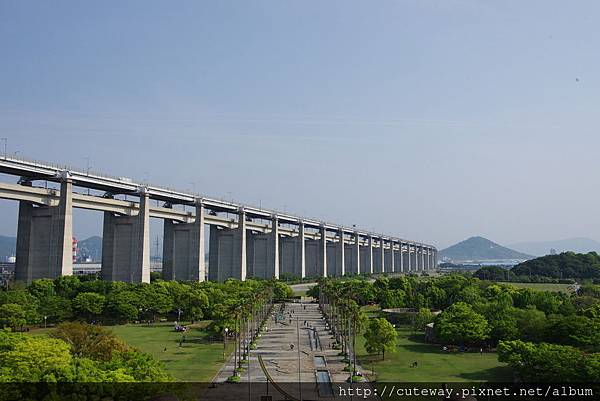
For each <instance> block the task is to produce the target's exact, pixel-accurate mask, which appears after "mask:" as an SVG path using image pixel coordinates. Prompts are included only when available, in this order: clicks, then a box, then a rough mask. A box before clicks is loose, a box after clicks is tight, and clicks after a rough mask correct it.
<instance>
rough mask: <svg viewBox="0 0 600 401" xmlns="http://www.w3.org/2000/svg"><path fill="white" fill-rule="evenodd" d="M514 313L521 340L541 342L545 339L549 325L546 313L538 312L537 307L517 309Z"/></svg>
mask: <svg viewBox="0 0 600 401" xmlns="http://www.w3.org/2000/svg"><path fill="white" fill-rule="evenodd" d="M514 312H515V318H516V320H517V327H518V329H519V336H518V337H519V338H520V339H521V340H524V341H533V342H539V341H542V340H543V339H544V336H545V333H546V328H547V327H548V324H549V323H548V320H547V319H546V314H545V313H544V312H542V311H539V310H537V309H536V308H535V306H529V307H527V308H525V309H516V310H515V311H514Z"/></svg>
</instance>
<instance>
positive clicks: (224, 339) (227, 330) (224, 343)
mask: <svg viewBox="0 0 600 401" xmlns="http://www.w3.org/2000/svg"><path fill="white" fill-rule="evenodd" d="M223 331H224V332H225V334H224V335H223V362H225V348H226V341H227V333H229V329H228V328H227V327H225V328H224V329H223Z"/></svg>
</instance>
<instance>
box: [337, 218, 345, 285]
mask: <svg viewBox="0 0 600 401" xmlns="http://www.w3.org/2000/svg"><path fill="white" fill-rule="evenodd" d="M338 235H339V237H340V241H339V242H338V246H337V258H336V268H335V270H336V273H337V274H338V275H339V276H340V277H341V276H343V275H344V274H346V260H345V252H344V230H343V229H341V228H340V229H339V230H338Z"/></svg>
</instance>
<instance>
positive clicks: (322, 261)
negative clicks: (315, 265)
mask: <svg viewBox="0 0 600 401" xmlns="http://www.w3.org/2000/svg"><path fill="white" fill-rule="evenodd" d="M319 231H320V233H321V239H320V243H319V275H320V276H321V277H327V231H326V230H325V226H321V228H320V229H319Z"/></svg>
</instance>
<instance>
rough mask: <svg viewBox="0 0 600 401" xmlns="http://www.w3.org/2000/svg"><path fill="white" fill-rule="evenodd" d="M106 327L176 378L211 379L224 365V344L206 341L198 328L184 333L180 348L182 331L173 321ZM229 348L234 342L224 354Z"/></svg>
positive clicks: (202, 332)
mask: <svg viewBox="0 0 600 401" xmlns="http://www.w3.org/2000/svg"><path fill="white" fill-rule="evenodd" d="M109 328H110V329H111V330H112V331H113V332H114V333H115V334H116V335H117V336H119V337H120V338H121V339H123V340H124V341H125V342H126V343H127V344H129V345H131V346H133V347H136V348H138V349H139V350H141V351H143V352H146V353H148V354H151V355H152V356H153V357H154V358H155V359H157V360H159V361H161V362H162V363H163V364H164V365H165V368H166V370H167V372H168V373H169V374H170V375H171V376H173V377H174V378H175V379H176V380H178V381H196V382H210V381H211V380H212V378H213V377H214V375H215V374H217V372H218V371H219V369H220V367H221V366H222V364H223V343H222V342H219V341H217V342H214V341H211V340H209V338H208V334H207V333H206V332H204V331H201V330H200V329H199V328H192V329H190V330H189V331H188V332H187V333H186V340H185V343H183V347H181V348H180V347H179V341H180V340H181V337H182V334H181V333H177V332H175V331H174V330H173V323H165V324H157V325H150V326H145V325H139V324H136V325H134V324H126V325H121V326H111V327H109ZM165 348H166V351H165ZM232 351H233V344H228V349H227V354H228V353H230V352H232Z"/></svg>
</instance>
